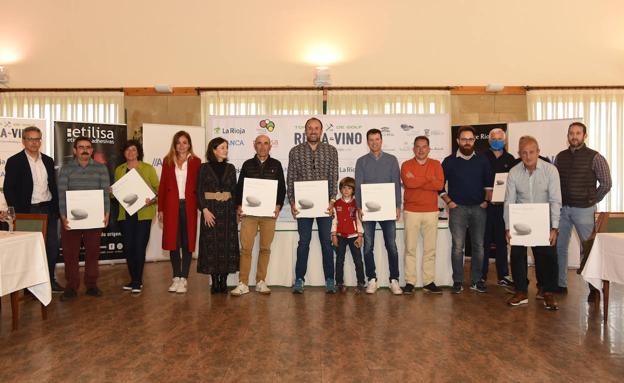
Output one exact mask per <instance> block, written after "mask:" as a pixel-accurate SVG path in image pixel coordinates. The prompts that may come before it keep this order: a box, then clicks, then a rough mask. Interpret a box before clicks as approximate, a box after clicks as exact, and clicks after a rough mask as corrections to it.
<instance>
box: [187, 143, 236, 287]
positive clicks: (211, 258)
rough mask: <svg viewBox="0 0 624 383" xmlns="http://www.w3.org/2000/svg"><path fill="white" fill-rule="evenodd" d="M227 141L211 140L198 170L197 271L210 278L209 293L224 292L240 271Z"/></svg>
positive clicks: (233, 179) (233, 180) (233, 183)
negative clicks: (205, 159)
mask: <svg viewBox="0 0 624 383" xmlns="http://www.w3.org/2000/svg"><path fill="white" fill-rule="evenodd" d="M227 155H228V142H227V141H226V140H225V139H223V138H222V137H217V138H213V139H212V140H211V141H210V143H208V150H207V151H206V157H207V159H208V162H207V163H204V164H202V165H201V168H200V169H199V179H198V181H197V205H198V208H199V210H200V212H201V225H200V232H199V256H198V261H197V272H198V273H203V274H210V275H211V276H212V288H211V292H212V293H213V294H214V293H219V292H220V293H227V276H228V274H229V273H236V272H237V271H238V270H239V262H240V252H239V247H238V222H237V214H236V202H235V201H236V199H235V198H234V197H235V195H234V193H235V190H236V169H235V168H234V165H232V164H229V163H227Z"/></svg>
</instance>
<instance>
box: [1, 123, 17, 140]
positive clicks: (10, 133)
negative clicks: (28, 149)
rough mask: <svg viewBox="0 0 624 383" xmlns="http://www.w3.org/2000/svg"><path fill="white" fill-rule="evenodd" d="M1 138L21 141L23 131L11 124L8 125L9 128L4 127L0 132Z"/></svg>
mask: <svg viewBox="0 0 624 383" xmlns="http://www.w3.org/2000/svg"><path fill="white" fill-rule="evenodd" d="M0 138H13V139H21V138H22V129H20V128H14V127H13V126H12V125H11V124H10V123H9V124H7V126H3V127H2V130H0Z"/></svg>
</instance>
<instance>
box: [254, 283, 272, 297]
mask: <svg viewBox="0 0 624 383" xmlns="http://www.w3.org/2000/svg"><path fill="white" fill-rule="evenodd" d="M256 292H258V293H260V294H271V289H270V288H269V286H267V284H266V282H265V281H260V282H258V283H256Z"/></svg>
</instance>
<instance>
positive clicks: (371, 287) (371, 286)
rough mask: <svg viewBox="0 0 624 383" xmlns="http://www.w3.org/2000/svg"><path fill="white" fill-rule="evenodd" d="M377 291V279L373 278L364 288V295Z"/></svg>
mask: <svg viewBox="0 0 624 383" xmlns="http://www.w3.org/2000/svg"><path fill="white" fill-rule="evenodd" d="M376 291H377V278H373V279H371V280H370V281H368V286H366V294H375V292H376Z"/></svg>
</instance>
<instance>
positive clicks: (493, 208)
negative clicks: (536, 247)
mask: <svg viewBox="0 0 624 383" xmlns="http://www.w3.org/2000/svg"><path fill="white" fill-rule="evenodd" d="M506 138H507V135H506V134H505V131H504V130H502V129H500V128H495V129H492V130H491V131H490V134H489V137H488V141H489V143H490V148H489V149H488V150H487V151H486V152H485V153H483V154H484V155H485V157H486V158H487V159H488V160H489V161H490V166H491V167H492V171H493V172H494V173H495V174H496V173H508V172H509V169H511V168H512V167H513V166H514V164H515V159H514V156H512V155H511V154H509V152H507V150H505V139H506ZM492 243H494V244H495V245H496V281H497V284H498V285H499V286H503V287H507V286H512V285H513V282H512V281H511V279H510V278H509V277H508V275H509V266H508V262H507V240H506V239H505V220H504V219H503V204H502V203H496V202H492V203H490V204H488V207H487V218H486V222H485V237H484V238H483V246H484V251H483V269H482V272H481V273H482V276H481V279H482V280H483V281H487V275H488V267H489V262H490V256H489V255H490V246H491V244H492Z"/></svg>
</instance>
